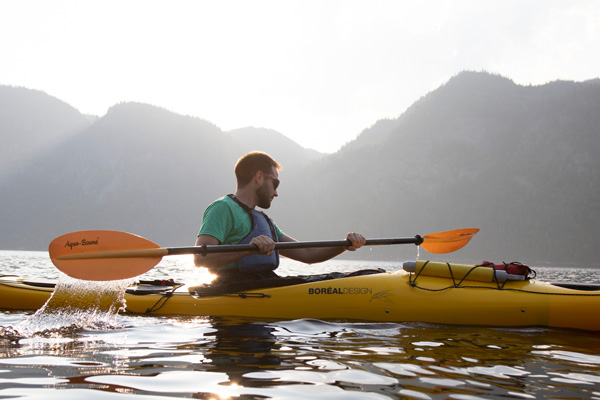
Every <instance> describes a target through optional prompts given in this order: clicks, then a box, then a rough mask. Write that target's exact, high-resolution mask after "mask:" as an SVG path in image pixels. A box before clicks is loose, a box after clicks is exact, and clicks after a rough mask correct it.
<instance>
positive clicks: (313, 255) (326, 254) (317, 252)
mask: <svg viewBox="0 0 600 400" xmlns="http://www.w3.org/2000/svg"><path fill="white" fill-rule="evenodd" d="M346 239H347V240H350V242H351V243H352V246H349V247H307V248H304V249H287V250H281V251H280V252H279V253H280V254H281V255H282V256H284V257H287V258H291V259H293V260H296V261H301V262H303V263H306V264H314V263H319V262H323V261H327V260H329V259H332V258H333V257H336V256H339V255H340V254H342V253H343V252H344V251H346V250H349V251H355V250H356V249H358V248H360V247H362V246H364V244H365V242H366V239H365V238H364V236H363V235H361V234H359V233H355V232H352V233H349V234H348V235H347V236H346ZM279 241H280V242H297V240H296V239H294V238H293V237H291V236H288V235H283V236H282V237H281V238H280V239H279Z"/></svg>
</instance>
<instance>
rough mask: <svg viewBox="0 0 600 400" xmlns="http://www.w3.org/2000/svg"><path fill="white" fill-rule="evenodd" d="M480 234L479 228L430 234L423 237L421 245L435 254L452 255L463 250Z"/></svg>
mask: <svg viewBox="0 0 600 400" xmlns="http://www.w3.org/2000/svg"><path fill="white" fill-rule="evenodd" d="M477 232H479V229H478V228H465V229H455V230H453V231H446V232H437V233H430V234H428V235H425V236H423V243H422V244H421V245H422V246H423V248H424V249H425V250H427V251H428V252H430V253H434V254H444V253H452V252H453V251H456V250H458V249H461V248H463V247H464V246H465V245H466V244H467V243H469V240H471V238H472V237H473V236H474V235H475V234H476V233H477Z"/></svg>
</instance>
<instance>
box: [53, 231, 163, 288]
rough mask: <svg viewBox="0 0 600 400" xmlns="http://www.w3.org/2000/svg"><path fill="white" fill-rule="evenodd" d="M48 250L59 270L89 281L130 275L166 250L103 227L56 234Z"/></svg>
mask: <svg viewBox="0 0 600 400" xmlns="http://www.w3.org/2000/svg"><path fill="white" fill-rule="evenodd" d="M48 251H49V253H50V259H51V260H52V263H53V264H54V265H55V266H56V268H58V269H59V270H60V271H61V272H63V273H65V274H66V275H69V276H70V277H73V278H77V279H84V280H89V281H112V280H119V279H129V278H133V277H135V276H138V275H141V274H143V273H144V272H147V271H149V270H150V269H152V268H153V267H154V266H155V265H156V264H158V263H159V262H160V260H161V259H162V256H163V255H166V252H167V251H166V249H161V248H160V246H158V245H157V244H155V243H152V242H151V241H149V240H148V239H144V238H143V237H141V236H137V235H133V234H131V233H126V232H118V231H104V230H95V231H79V232H72V233H67V234H66V235H62V236H59V237H57V238H56V239H54V240H53V241H52V242H51V243H50V246H49V248H48Z"/></svg>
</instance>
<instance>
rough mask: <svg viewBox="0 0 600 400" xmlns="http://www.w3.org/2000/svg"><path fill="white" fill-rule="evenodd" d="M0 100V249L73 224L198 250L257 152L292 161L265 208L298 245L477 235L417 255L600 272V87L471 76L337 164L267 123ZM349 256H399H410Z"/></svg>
mask: <svg viewBox="0 0 600 400" xmlns="http://www.w3.org/2000/svg"><path fill="white" fill-rule="evenodd" d="M13 98H14V99H13ZM0 105H3V107H1V108H0V135H1V137H2V139H3V142H4V143H8V144H10V149H12V150H6V149H8V148H9V147H5V148H4V149H5V150H4V153H3V154H2V155H3V157H2V159H0V167H1V169H0V171H3V175H1V177H2V179H0V191H1V193H2V196H1V197H0V225H1V226H2V229H1V230H0V248H4V249H44V248H45V247H46V246H47V244H48V242H49V241H50V240H52V239H53V238H54V237H55V236H58V235H60V234H62V233H66V232H70V231H74V230H79V229H116V230H125V231H130V232H134V233H137V234H140V235H142V236H145V237H147V238H149V239H151V240H153V241H156V242H157V243H159V244H161V245H165V246H179V245H187V244H191V243H192V242H193V240H194V236H195V234H196V232H197V229H198V227H199V225H200V222H201V217H202V212H203V210H204V207H205V206H206V205H207V204H208V203H209V202H210V201H211V200H213V199H214V198H216V197H219V196H221V195H223V194H226V193H229V192H232V191H233V190H234V189H235V181H234V176H233V165H234V163H235V161H236V160H237V158H238V157H239V156H240V155H242V154H244V153H245V152H247V151H250V150H263V151H267V152H268V153H270V154H272V155H273V156H274V157H275V158H276V159H277V160H278V161H280V162H281V163H282V164H283V167H284V169H283V171H282V172H281V180H282V184H281V188H280V190H279V195H280V196H279V198H278V199H277V200H276V201H275V202H274V203H273V207H272V208H271V209H270V210H268V214H269V215H270V216H271V217H273V218H274V219H275V220H276V221H277V223H278V225H279V226H280V227H281V228H282V229H283V230H284V231H285V232H286V233H289V234H291V235H292V236H294V237H296V238H297V239H301V240H320V239H337V238H341V237H343V236H345V234H346V233H347V232H348V231H351V230H356V231H360V232H363V233H365V234H366V235H367V236H369V237H396V236H410V235H414V234H426V233H429V232H436V231H441V230H448V229H455V228H462V227H479V228H481V233H479V234H478V235H477V236H476V237H475V238H474V239H473V241H472V243H471V244H469V246H467V247H466V248H465V249H462V250H460V251H459V252H457V253H455V254H452V255H448V256H444V255H431V254H427V253H425V252H424V251H421V254H420V256H421V258H430V259H438V260H446V259H447V260H452V261H461V262H478V261H483V260H484V259H491V260H493V261H514V260H518V261H523V262H526V263H530V264H533V265H535V264H541V263H550V264H554V265H567V264H570V263H572V264H578V265H591V266H592V265H593V266H598V265H600V250H598V249H597V246H596V243H595V238H597V237H599V236H600V223H599V222H600V179H599V173H600V165H599V163H600V161H599V160H600V157H599V156H600V81H599V80H593V81H587V82H581V83H575V82H560V81H559V82H552V83H549V84H546V85H542V86H520V85H516V84H514V83H513V82H512V81H510V80H509V79H506V78H503V77H501V76H497V75H491V74H487V73H475V72H464V73H461V74H459V75H457V76H455V77H453V78H452V79H450V80H449V81H448V82H447V83H446V84H444V85H443V86H441V87H440V88H438V89H436V90H434V91H432V92H431V93H428V94H427V95H425V96H423V97H422V98H421V99H420V100H419V101H417V102H416V103H415V104H414V105H413V106H412V107H410V108H409V109H408V110H407V111H406V112H405V113H403V114H402V115H401V116H400V117H399V118H397V119H389V120H381V121H379V122H377V123H376V124H374V125H373V126H372V127H370V128H367V129H365V130H364V131H363V132H362V133H361V134H360V135H359V136H358V137H357V139H356V140H355V141H352V142H350V143H348V144H347V145H346V146H344V147H343V148H342V149H341V150H340V151H338V152H337V153H335V154H331V155H323V154H319V153H316V152H314V151H312V150H307V149H303V148H302V147H300V146H299V145H297V144H296V143H294V142H293V141H291V140H289V139H287V138H286V137H285V136H284V135H283V134H281V133H279V132H275V131H272V130H269V129H266V128H243V129H238V130H235V131H231V132H223V131H221V130H220V129H219V128H218V127H216V126H215V125H213V124H211V123H210V122H207V121H204V120H202V119H199V118H192V117H186V116H181V115H177V114H174V113H172V112H169V111H167V110H164V109H161V108H158V107H154V106H150V105H145V104H137V103H122V104H118V105H115V106H114V107H112V108H111V109H110V110H109V111H108V112H107V114H106V115H105V116H102V117H101V118H96V119H94V118H90V117H89V116H84V115H81V114H80V113H78V112H77V111H76V110H74V109H73V108H72V107H70V106H68V105H66V104H65V103H63V102H61V101H60V100H57V99H54V98H52V97H50V96H47V95H45V94H43V93H41V92H36V91H30V90H26V89H15V88H9V87H0ZM4 105H6V107H4ZM7 107H8V108H7ZM10 107H12V108H10ZM7 109H8V110H9V111H6V110H7ZM11 110H12V111H11ZM19 149H21V150H19ZM22 149H25V150H22ZM15 165H18V168H16V167H15ZM354 256H355V257H356V258H363V259H381V258H383V259H387V260H398V261H402V260H404V259H414V258H415V256H416V248H415V247H414V246H383V247H379V248H373V249H366V250H365V249H362V250H361V251H359V252H357V253H356V254H354Z"/></svg>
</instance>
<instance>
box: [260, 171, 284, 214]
mask: <svg viewBox="0 0 600 400" xmlns="http://www.w3.org/2000/svg"><path fill="white" fill-rule="evenodd" d="M263 176H264V179H263V184H262V185H261V186H260V187H259V188H258V189H256V194H257V198H258V202H257V203H256V205H257V206H259V207H260V208H263V209H265V210H266V209H268V208H269V207H271V202H272V201H273V199H274V198H275V197H277V196H278V194H277V187H278V186H279V173H278V172H277V169H275V167H273V168H272V170H271V172H268V173H265V174H264V175H263Z"/></svg>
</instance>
